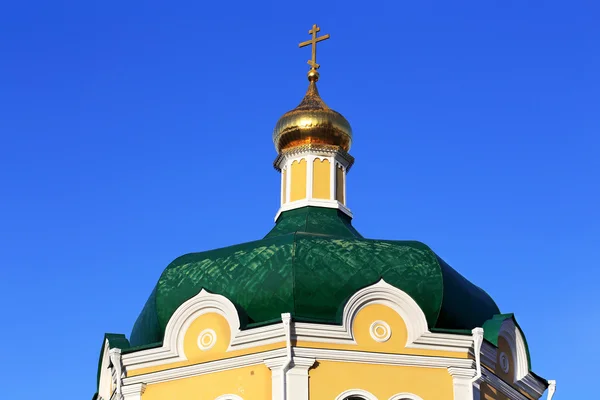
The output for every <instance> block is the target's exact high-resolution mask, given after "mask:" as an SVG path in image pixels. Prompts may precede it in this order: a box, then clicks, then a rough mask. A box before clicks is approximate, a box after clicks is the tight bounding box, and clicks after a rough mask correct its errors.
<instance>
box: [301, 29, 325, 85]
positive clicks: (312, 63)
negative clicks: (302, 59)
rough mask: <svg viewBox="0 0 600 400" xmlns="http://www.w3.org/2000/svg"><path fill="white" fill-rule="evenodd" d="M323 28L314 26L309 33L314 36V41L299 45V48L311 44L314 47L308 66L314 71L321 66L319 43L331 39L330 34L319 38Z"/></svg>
mask: <svg viewBox="0 0 600 400" xmlns="http://www.w3.org/2000/svg"><path fill="white" fill-rule="evenodd" d="M320 31H321V28H319V27H318V26H317V24H314V25H313V27H312V29H311V30H310V31H308V33H309V34H310V35H312V39H311V40H307V41H306V42H302V43H300V44H299V45H298V47H304V46H308V45H309V44H310V45H312V58H311V59H310V60H308V65H310V66H311V67H312V68H311V69H313V70H317V69H319V67H320V65H319V64H317V43H319V42H320V41H322V40H327V39H329V37H330V36H329V34H327V35H323V36H321V37H317V32H320ZM317 79H318V74H317Z"/></svg>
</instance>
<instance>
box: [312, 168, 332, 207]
mask: <svg viewBox="0 0 600 400" xmlns="http://www.w3.org/2000/svg"><path fill="white" fill-rule="evenodd" d="M313 197H314V198H315V199H327V200H329V199H330V198H331V164H330V162H329V160H327V159H325V160H321V159H319V158H315V160H314V161H313Z"/></svg>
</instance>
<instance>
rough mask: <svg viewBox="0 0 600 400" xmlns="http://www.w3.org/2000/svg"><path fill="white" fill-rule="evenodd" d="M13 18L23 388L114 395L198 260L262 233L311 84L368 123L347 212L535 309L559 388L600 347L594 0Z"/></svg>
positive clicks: (2, 237)
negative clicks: (170, 284)
mask: <svg viewBox="0 0 600 400" xmlns="http://www.w3.org/2000/svg"><path fill="white" fill-rule="evenodd" d="M1 8H2V9H1V10H0V60H1V61H0V80H1V81H2V85H1V89H0V139H1V142H0V143H1V146H0V182H1V185H0V242H1V243H2V245H0V304H2V317H3V323H2V326H3V328H2V329H1V330H0V343H3V346H4V347H3V350H2V359H3V360H4V362H2V363H0V376H1V377H2V378H0V380H1V386H2V391H3V397H5V398H7V399H8V398H10V399H30V398H31V399H33V398H40V397H42V396H44V397H47V396H48V395H50V397H53V396H55V395H58V392H59V391H60V392H61V396H63V398H66V399H81V398H84V399H85V398H91V396H92V394H93V393H94V390H95V377H96V367H97V360H98V354H99V351H100V346H101V342H102V336H103V334H104V332H122V333H126V334H129V332H130V330H131V327H132V325H133V322H134V320H135V318H136V317H137V314H138V313H139V311H140V310H141V308H142V306H143V304H144V302H145V300H146V298H147V296H148V295H149V294H150V291H151V289H152V287H153V285H154V284H155V282H156V280H157V279H158V277H159V275H160V273H161V272H162V270H163V269H164V267H165V266H166V265H167V264H168V263H169V262H170V261H171V260H173V259H174V258H176V257H177V256H179V255H181V254H184V253H187V252H192V251H202V250H208V249H212V248H215V247H221V246H226V245H230V244H235V243H240V242H244V241H249V240H254V239H258V238H261V237H262V236H263V235H264V234H266V233H267V232H268V230H269V229H270V228H271V226H272V225H273V217H274V215H275V213H276V211H277V208H278V199H279V198H278V195H279V176H278V174H277V172H276V171H275V170H274V169H273V167H272V161H273V159H274V157H275V151H274V148H273V145H272V142H271V131H272V129H273V127H274V125H275V122H276V121H277V119H278V118H279V116H280V115H281V114H282V113H284V112H285V111H287V110H289V109H291V108H293V107H295V106H296V105H297V103H298V102H299V101H300V99H301V98H302V95H303V93H304V91H305V89H306V84H307V82H306V78H305V74H306V71H307V68H308V66H307V64H306V60H307V59H308V58H309V55H310V50H308V49H306V48H305V49H298V48H297V43H299V42H300V41H304V40H307V39H308V38H309V36H308V34H307V31H308V29H310V27H311V25H312V24H313V23H318V24H319V25H320V26H321V27H322V31H321V33H330V34H331V39H330V40H329V41H327V42H324V43H322V44H321V46H320V50H319V63H320V64H321V66H322V67H321V70H320V72H321V80H320V81H319V89H320V92H321V95H322V96H323V98H324V100H325V101H326V102H327V103H328V104H329V105H330V106H331V107H332V108H334V109H336V110H338V111H340V112H342V113H343V114H344V115H345V116H346V117H347V119H348V120H349V121H350V123H351V124H352V127H353V130H354V135H355V140H354V146H353V149H352V151H351V153H352V154H353V155H354V156H355V157H356V160H357V162H356V165H355V167H354V168H353V169H352V171H351V172H350V174H349V181H348V185H349V186H348V205H349V206H350V208H351V209H352V210H353V212H354V215H355V219H354V224H355V226H356V227H357V228H358V229H359V231H360V232H361V233H362V234H363V235H365V236H367V237H371V238H385V239H416V240H420V241H423V242H425V243H427V244H429V245H430V246H431V247H432V248H433V249H434V250H435V251H436V252H437V253H438V254H440V255H441V256H442V257H443V258H444V259H445V260H446V261H448V262H449V263H450V264H451V265H452V266H453V267H454V268H456V269H457V270H458V271H459V272H461V273H462V274H463V275H465V276H466V277H468V278H469V279H470V280H472V281H473V282H475V283H476V284H478V285H480V286H482V287H483V288H485V289H486V291H488V293H490V294H491V295H492V296H493V297H494V299H495V300H496V302H497V303H498V304H499V306H500V308H501V310H502V311H503V312H515V313H516V316H517V319H518V321H519V323H520V325H521V326H522V328H523V329H524V331H525V334H526V336H527V339H528V341H529V345H530V349H531V352H532V362H533V369H534V371H535V372H537V373H538V374H540V375H542V376H543V377H545V378H548V379H556V380H558V391H557V395H556V397H555V399H559V400H560V399H571V398H580V397H584V396H586V397H589V391H590V389H589V384H590V382H592V381H593V379H594V377H595V375H592V374H593V373H594V372H593V371H594V370H595V368H594V367H595V365H594V364H593V362H594V360H595V359H597V357H598V356H599V354H598V350H597V346H596V344H597V343H596V342H597V339H596V336H597V334H596V332H597V330H598V328H599V323H598V321H599V319H600V315H599V312H598V307H599V306H600V304H599V301H598V297H597V296H598V290H597V283H598V281H599V273H598V270H597V267H596V266H595V264H596V263H597V260H598V259H600V246H599V243H600V211H599V210H598V205H599V204H600V189H599V186H598V177H599V173H600V162H599V161H598V155H597V153H598V148H599V146H600V139H599V135H598V131H599V130H600V118H599V116H598V115H599V114H598V109H599V108H600V96H599V93H600V78H599V77H600V73H599V72H598V71H600V52H599V51H598V43H599V42H600V24H598V23H597V21H598V17H599V14H600V6H599V5H598V4H597V2H593V1H570V2H562V1H561V2H559V1H545V2H541V1H539V2H535V1H531V2H523V1H504V2H499V1H490V2H483V1H460V2H442V1H420V2H408V1H394V2H392V1H389V2H377V1H370V2H351V1H339V2H328V1H322V2H303V3H299V2H298V3H295V4H292V3H291V2H257V1H254V2H241V1H240V2H231V1H230V2H197V1H196V2H191V1H189V2H188V1H186V2H169V3H168V4H167V2H164V3H159V2H150V1H148V2H133V1H131V2H116V1H104V2H83V1H55V2H42V1H29V2H12V3H6V4H3V5H2V7H1Z"/></svg>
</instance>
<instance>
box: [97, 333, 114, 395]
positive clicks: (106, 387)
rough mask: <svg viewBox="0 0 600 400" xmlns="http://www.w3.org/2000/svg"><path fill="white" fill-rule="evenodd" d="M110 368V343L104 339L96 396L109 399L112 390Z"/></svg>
mask: <svg viewBox="0 0 600 400" xmlns="http://www.w3.org/2000/svg"><path fill="white" fill-rule="evenodd" d="M112 385H113V379H112V368H111V367H110V343H109V341H108V339H104V350H103V351H102V361H101V362H100V379H99V381H98V396H100V397H102V398H103V399H110V397H111V394H112V391H113V387H112Z"/></svg>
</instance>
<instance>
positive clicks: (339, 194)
mask: <svg viewBox="0 0 600 400" xmlns="http://www.w3.org/2000/svg"><path fill="white" fill-rule="evenodd" d="M335 198H336V200H337V201H339V202H340V203H342V204H344V205H346V199H345V198H344V171H343V170H342V167H339V166H338V167H337V168H336V169H335Z"/></svg>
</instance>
